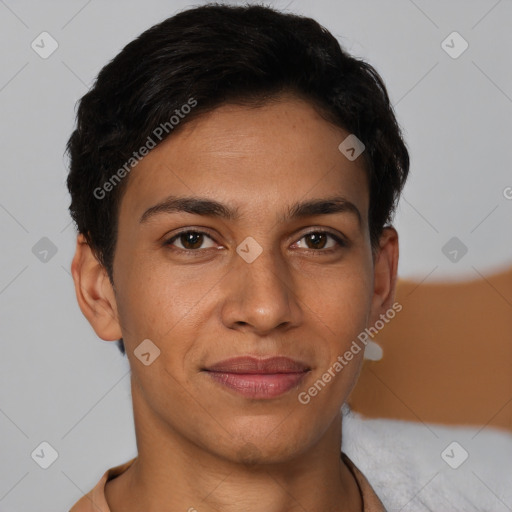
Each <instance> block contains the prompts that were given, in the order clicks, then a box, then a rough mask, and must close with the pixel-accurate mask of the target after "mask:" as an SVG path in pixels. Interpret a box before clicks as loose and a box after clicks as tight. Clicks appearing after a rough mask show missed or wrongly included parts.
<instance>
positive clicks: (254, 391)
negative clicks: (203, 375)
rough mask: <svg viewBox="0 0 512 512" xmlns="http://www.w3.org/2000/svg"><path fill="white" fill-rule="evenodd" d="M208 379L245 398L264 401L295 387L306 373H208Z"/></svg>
mask: <svg viewBox="0 0 512 512" xmlns="http://www.w3.org/2000/svg"><path fill="white" fill-rule="evenodd" d="M208 374H209V375H210V377H212V379H214V380H215V381H217V382H219V383H220V384H223V385H224V386H226V387H228V388H230V389H232V390H234V391H236V392H237V393H239V394H240V395H242V396H244V397H246V398H254V399H266V398H275V397H278V396H280V395H283V394H284V393H286V392H287V391H290V390H291V389H293V388H295V387H297V386H298V385H299V384H300V382H301V380H302V379H303V378H304V377H305V376H306V374H307V372H297V373H268V374H265V373H257V374H250V373H223V372H208Z"/></svg>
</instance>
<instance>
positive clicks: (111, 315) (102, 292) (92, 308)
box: [71, 234, 122, 341]
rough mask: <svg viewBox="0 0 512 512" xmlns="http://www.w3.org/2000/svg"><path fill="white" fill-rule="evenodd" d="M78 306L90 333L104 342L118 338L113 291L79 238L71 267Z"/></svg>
mask: <svg viewBox="0 0 512 512" xmlns="http://www.w3.org/2000/svg"><path fill="white" fill-rule="evenodd" d="M71 274H72V276H73V281H74V283H75V292H76V298H77V301H78V305H79V306H80V309H81V310H82V313H83V314H84V316H85V317H86V318H87V320H89V323H90V324H91V326H92V328H93V329H94V332H96V334H97V335H98V336H99V337H100V338H101V339H103V340H105V341H114V340H118V339H119V338H121V337H122V333H121V326H120V324H119V319H118V318H119V317H118V313H117V303H116V300H115V294H114V290H113V288H112V285H111V283H110V280H109V278H108V274H107V271H106V269H105V267H104V266H103V265H102V264H101V263H100V262H99V261H98V260H97V258H96V256H95V255H94V253H93V251H92V249H91V247H90V246H89V244H88V243H87V242H86V240H85V237H84V236H83V235H82V234H79V235H78V237H77V240H76V250H75V256H74V257H73V261H72V263H71Z"/></svg>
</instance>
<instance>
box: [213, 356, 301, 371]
mask: <svg viewBox="0 0 512 512" xmlns="http://www.w3.org/2000/svg"><path fill="white" fill-rule="evenodd" d="M310 369H311V368H310V367H309V366H308V365H306V364H304V363H302V362H300V361H296V360H294V359H290V358H289V357H284V356H278V357H267V358H261V357H254V356H241V357H233V358H231V359H225V360H224V361H219V362H218V363H215V364H213V365H211V366H208V367H206V368H205V370H207V371H211V372H220V373H242V374H249V373H253V374H262V373H298V372H305V371H308V370H310Z"/></svg>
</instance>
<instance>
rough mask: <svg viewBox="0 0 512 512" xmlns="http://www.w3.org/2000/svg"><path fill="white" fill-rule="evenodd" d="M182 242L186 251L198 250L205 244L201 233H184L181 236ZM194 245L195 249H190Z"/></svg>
mask: <svg viewBox="0 0 512 512" xmlns="http://www.w3.org/2000/svg"><path fill="white" fill-rule="evenodd" d="M180 241H181V243H182V245H183V247H185V249H197V248H198V247H200V246H201V244H202V242H203V235H202V234H201V233H193V232H189V233H183V234H182V235H180ZM190 245H192V246H193V247H190Z"/></svg>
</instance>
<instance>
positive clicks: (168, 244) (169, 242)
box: [164, 229, 348, 254]
mask: <svg viewBox="0 0 512 512" xmlns="http://www.w3.org/2000/svg"><path fill="white" fill-rule="evenodd" d="M190 233H193V234H197V235H206V236H207V237H208V238H210V240H213V237H212V236H210V235H209V234H208V233H206V232H205V231H198V230H195V229H187V230H184V231H180V232H179V233H176V234H175V235H173V236H172V237H171V238H169V239H167V240H166V241H165V242H164V246H166V247H168V248H169V249H170V250H172V251H176V252H181V253H189V254H190V253H200V252H201V251H204V250H206V249H181V248H180V247H173V246H172V243H173V242H174V241H175V240H176V239H177V238H179V237H180V236H181V235H185V234H190ZM312 234H316V235H318V234H321V235H328V236H330V237H331V238H332V239H334V240H335V242H336V243H337V244H338V245H339V247H331V248H329V249H303V250H305V251H307V252H315V253H324V254H330V253H332V252H335V251H337V250H339V249H340V248H344V247H348V243H347V242H345V241H344V240H343V239H342V238H341V237H339V236H337V235H335V234H334V233H331V232H330V231H321V230H314V231H309V232H308V233H304V234H303V235H302V236H301V237H300V238H299V239H298V240H297V241H300V240H302V239H303V238H304V237H306V236H308V235H312Z"/></svg>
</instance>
